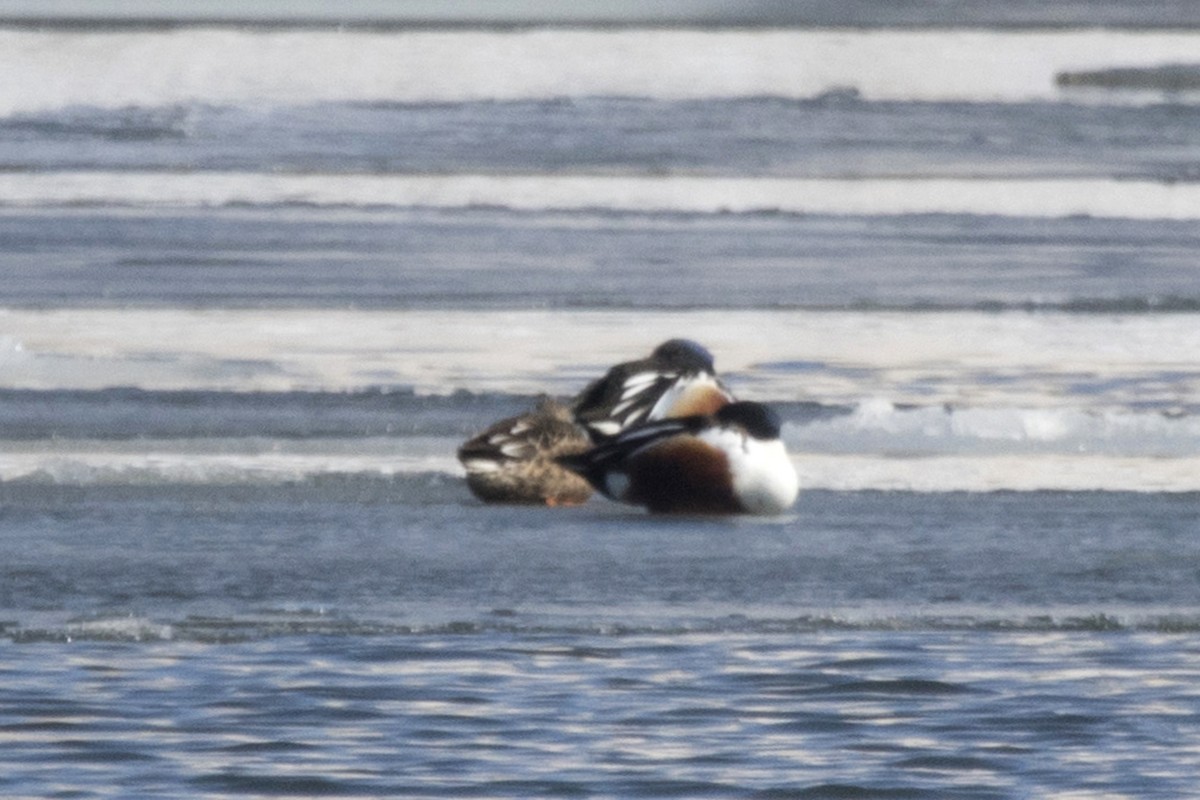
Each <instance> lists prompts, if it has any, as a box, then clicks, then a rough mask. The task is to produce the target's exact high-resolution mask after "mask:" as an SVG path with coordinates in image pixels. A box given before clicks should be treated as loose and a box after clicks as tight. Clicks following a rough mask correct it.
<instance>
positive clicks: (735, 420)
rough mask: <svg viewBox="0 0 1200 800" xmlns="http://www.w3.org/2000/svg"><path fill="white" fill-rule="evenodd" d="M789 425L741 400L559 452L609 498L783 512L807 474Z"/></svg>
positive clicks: (661, 505)
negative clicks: (799, 471) (785, 436)
mask: <svg viewBox="0 0 1200 800" xmlns="http://www.w3.org/2000/svg"><path fill="white" fill-rule="evenodd" d="M781 428H782V426H781V423H780V420H779V417H778V416H777V415H776V414H775V412H774V411H773V410H772V409H771V408H769V407H768V406H766V405H763V404H761V403H756V402H751V401H734V402H731V403H728V404H726V405H724V406H721V407H720V408H719V409H717V410H716V412H715V413H713V414H697V415H691V416H686V417H678V418H672V419H664V420H659V421H652V422H646V423H642V424H640V425H634V426H631V427H629V428H627V429H626V430H624V431H622V432H621V433H620V434H618V435H617V436H614V437H612V438H611V439H609V440H607V441H605V442H603V443H602V444H599V445H596V446H594V447H592V448H590V449H588V450H585V451H583V452H579V453H570V454H566V455H563V456H559V457H558V459H557V460H558V463H559V464H560V465H562V466H563V467H565V468H566V469H568V470H570V471H572V472H574V473H576V474H578V475H580V476H582V477H583V478H585V479H587V481H588V483H589V484H591V485H592V486H593V487H594V488H595V489H596V490H597V491H599V492H601V493H602V494H603V495H605V496H606V497H608V498H609V499H611V500H615V501H618V502H621V503H627V504H631V505H636V506H642V507H644V508H646V509H647V510H648V511H650V512H652V513H656V514H755V515H773V514H782V513H785V512H786V511H788V509H790V508H791V507H792V504H793V503H795V501H796V497H797V495H798V493H799V479H798V477H797V475H796V469H795V467H794V466H793V465H792V462H791V459H790V458H789V457H788V454H787V450H786V449H785V447H784V444H783V441H782V440H781V439H780V434H781Z"/></svg>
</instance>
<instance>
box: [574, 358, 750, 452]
mask: <svg viewBox="0 0 1200 800" xmlns="http://www.w3.org/2000/svg"><path fill="white" fill-rule="evenodd" d="M733 400H734V397H733V394H732V393H731V392H730V391H729V390H728V389H727V388H725V386H724V385H723V384H722V383H721V381H720V380H718V378H717V373H716V367H715V366H714V360H713V356H712V353H710V352H709V351H708V349H707V348H705V347H704V346H703V345H701V344H700V343H699V342H695V341H692V340H691V339H668V340H667V341H665V342H663V343H662V344H660V345H659V346H658V347H656V348H654V350H653V351H652V352H651V353H650V355H649V356H647V357H646V358H643V359H640V360H637V361H627V362H625V363H623V364H617V365H616V366H615V367H612V368H610V369H609V370H608V372H607V373H605V374H604V376H603V377H601V378H598V379H597V380H595V381H593V382H592V383H591V384H589V385H588V386H587V387H586V388H585V389H584V390H583V391H582V392H580V393H579V394H578V395H577V396H576V397H575V400H574V401H573V403H572V408H573V411H574V414H575V420H576V422H578V423H579V424H580V425H582V426H583V427H584V428H585V429H586V430H587V432H588V435H589V436H591V438H592V441H593V442H595V443H600V442H602V441H604V440H605V439H608V438H611V437H613V436H616V435H617V434H619V433H620V432H621V431H623V430H625V429H626V428H628V427H630V426H631V425H636V424H638V423H642V422H652V421H654V420H659V419H667V418H671V417H687V416H694V415H697V414H711V413H713V412H715V411H716V410H717V409H718V408H720V407H721V406H723V405H725V404H727V403H730V402H733Z"/></svg>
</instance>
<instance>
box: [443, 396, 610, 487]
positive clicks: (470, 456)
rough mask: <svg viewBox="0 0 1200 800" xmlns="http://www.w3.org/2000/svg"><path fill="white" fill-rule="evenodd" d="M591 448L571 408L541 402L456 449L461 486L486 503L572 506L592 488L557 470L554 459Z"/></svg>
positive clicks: (556, 402) (544, 400)
mask: <svg viewBox="0 0 1200 800" xmlns="http://www.w3.org/2000/svg"><path fill="white" fill-rule="evenodd" d="M590 446H591V440H590V439H588V435H587V434H586V433H585V432H584V431H583V429H582V428H580V427H579V426H578V425H576V424H575V421H574V419H573V418H572V417H571V409H570V408H568V407H567V406H566V405H563V404H562V403H560V402H558V401H556V400H554V399H552V398H549V397H543V398H542V399H541V401H540V402H539V403H538V406H537V408H536V409H535V410H533V411H531V412H529V413H528V414H522V415H520V416H517V417H509V418H508V419H502V420H500V421H499V422H497V423H496V424H494V425H492V426H491V427H490V428H488V429H487V430H485V431H484V432H483V433H480V434H479V435H478V436H475V437H473V438H471V439H468V440H467V441H466V442H465V443H463V445H462V447H460V448H458V460H459V461H460V462H462V465H463V467H464V468H465V469H466V471H467V486H468V487H470V489H471V491H472V492H473V493H474V494H475V496H476V497H478V498H479V499H480V500H483V501H484V502H486V503H535V504H543V503H544V504H545V505H551V506H555V505H578V504H579V503H582V502H584V501H586V500H587V499H588V498H589V497H591V496H592V487H591V486H590V485H589V484H588V482H587V481H586V480H584V479H583V478H581V477H580V476H578V475H576V474H574V473H572V472H570V471H568V470H565V469H563V468H562V467H561V466H559V464H558V463H557V461H556V460H555V459H556V458H558V457H559V456H565V455H569V454H572V453H580V452H582V451H584V450H586V449H587V448H588V447H590Z"/></svg>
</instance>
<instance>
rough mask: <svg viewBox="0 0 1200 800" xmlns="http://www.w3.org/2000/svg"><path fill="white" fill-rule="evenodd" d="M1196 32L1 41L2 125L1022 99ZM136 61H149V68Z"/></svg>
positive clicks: (544, 33)
mask: <svg viewBox="0 0 1200 800" xmlns="http://www.w3.org/2000/svg"><path fill="white" fill-rule="evenodd" d="M1197 53H1200V32H1195V31H1119V30H1103V29H1091V30H1062V31H1049V30H1041V31H1036V30H1035V31H1015V30H1014V31H984V30H954V29H950V30H818V29H814V30H804V29H780V30H669V29H641V30H638V29H623V30H585V29H566V30H564V29H558V30H555V29H537V30H507V31H504V30H490V31H489V30H462V31H419V30H409V31H365V30H360V31H331V30H325V31H321V30H276V31H271V30H261V29H260V30H236V29H221V28H182V29H177V30H166V31H159V30H139V31H114V30H106V31H86V30H79V31H62V30H57V31H54V30H52V31H36V30H7V31H0V74H3V75H19V76H21V79H20V80H8V81H0V115H8V114H16V113H37V112H43V111H47V110H54V109H61V108H67V107H70V106H76V105H88V106H100V107H107V108H120V107H125V106H141V107H157V106H171V105H179V104H184V105H186V104H190V103H206V104H214V105H248V106H253V107H256V108H261V107H263V106H270V105H289V104H305V103H319V102H331V101H333V102H337V101H344V102H457V101H470V100H518V99H545V98H558V97H564V96H566V97H581V96H609V97H612V96H621V97H648V98H660V99H676V98H712V97H719V98H724V97H763V96H779V97H787V98H811V97H817V96H819V95H821V94H823V93H827V92H831V91H844V90H847V89H850V90H854V91H856V92H858V93H859V94H860V95H861V96H862V97H863V98H865V99H868V100H901V101H903V100H914V101H967V102H1028V101H1044V100H1055V99H1058V98H1059V97H1061V96H1062V90H1061V89H1060V88H1059V87H1058V86H1057V85H1056V82H1055V78H1056V76H1057V75H1058V74H1060V73H1062V72H1067V71H1082V70H1096V69H1104V68H1112V67H1126V68H1127V67H1147V66H1158V65H1163V64H1187V63H1194V62H1195V60H1196V54H1197ZM147 65H153V68H152V69H148V68H147Z"/></svg>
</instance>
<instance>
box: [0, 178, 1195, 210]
mask: <svg viewBox="0 0 1200 800" xmlns="http://www.w3.org/2000/svg"><path fill="white" fill-rule="evenodd" d="M0 204H3V205H6V206H18V207H29V206H33V207H37V206H61V205H79V204H82V205H116V206H129V207H152V208H212V207H221V206H230V205H235V204H236V205H251V206H254V205H261V206H275V205H282V204H305V205H316V206H350V207H371V208H378V207H383V208H414V207H420V208H468V207H472V206H488V207H500V208H509V209H513V210H519V211H581V210H605V211H628V212H638V213H702V214H712V213H728V212H732V213H750V212H783V213H796V214H835V215H902V214H932V213H940V214H972V215H996V216H1012V217H1042V218H1062V217H1070V216H1091V217H1104V218H1124V219H1166V220H1193V219H1197V220H1200V183H1186V182H1182V183H1181V182H1157V181H1151V180H1112V179H1107V178H1055V179H1033V178H931V177H906V178H850V179H837V178H783V177H722V176H698V175H653V176H629V175H561V174H560V175H478V174H476V175H470V174H467V175H425V174H387V175H379V174H348V175H340V174H338V175H335V174H286V173H254V172H197V173H184V174H181V173H161V172H147V171H142V172H137V171H128V172H106V171H78V172H44V173H25V172H6V173H0Z"/></svg>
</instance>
